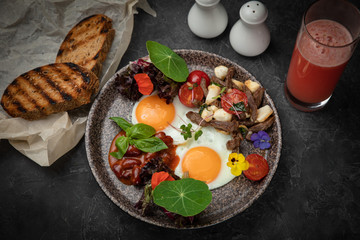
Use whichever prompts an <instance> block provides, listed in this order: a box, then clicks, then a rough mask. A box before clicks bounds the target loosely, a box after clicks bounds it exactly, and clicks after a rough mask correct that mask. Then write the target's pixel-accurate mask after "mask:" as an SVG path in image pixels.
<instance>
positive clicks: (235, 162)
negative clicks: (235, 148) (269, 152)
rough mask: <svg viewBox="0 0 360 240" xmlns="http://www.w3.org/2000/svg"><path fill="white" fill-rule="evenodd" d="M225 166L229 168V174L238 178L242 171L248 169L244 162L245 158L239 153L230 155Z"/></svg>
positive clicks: (246, 163) (247, 164)
mask: <svg viewBox="0 0 360 240" xmlns="http://www.w3.org/2000/svg"><path fill="white" fill-rule="evenodd" d="M227 166H228V167H230V168H231V174H233V175H235V176H240V175H241V173H242V171H245V170H247V169H248V168H249V163H248V162H247V161H245V157H244V155H242V154H241V153H231V154H230V155H229V161H228V163H227Z"/></svg>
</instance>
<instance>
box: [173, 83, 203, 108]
mask: <svg viewBox="0 0 360 240" xmlns="http://www.w3.org/2000/svg"><path fill="white" fill-rule="evenodd" d="M203 97H204V92H203V90H202V89H201V87H200V86H199V85H198V84H197V83H194V84H192V83H189V82H186V83H184V84H183V85H182V86H181V87H180V89H179V99H180V102H181V103H182V104H184V105H185V106H187V107H191V108H193V107H197V106H198V105H200V104H199V103H200V101H201V100H202V99H203Z"/></svg>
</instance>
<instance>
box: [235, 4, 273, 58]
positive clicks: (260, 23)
mask: <svg viewBox="0 0 360 240" xmlns="http://www.w3.org/2000/svg"><path fill="white" fill-rule="evenodd" d="M267 16H268V10H267V8H266V7H265V5H264V4H262V3H261V2H259V1H250V2H247V3H245V4H244V5H243V6H242V7H241V8H240V19H239V20H238V21H237V22H236V23H235V24H234V26H233V27H232V28H231V31H230V44H231V46H232V48H233V49H234V50H235V51H236V52H238V53H240V54H241V55H244V56H248V57H253V56H257V55H259V54H261V53H262V52H264V51H265V50H266V48H267V47H268V46H269V43H270V31H269V29H268V27H267V26H266V25H265V23H264V22H265V20H266V18H267Z"/></svg>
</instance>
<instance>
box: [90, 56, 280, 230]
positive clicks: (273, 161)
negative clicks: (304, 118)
mask: <svg viewBox="0 0 360 240" xmlns="http://www.w3.org/2000/svg"><path fill="white" fill-rule="evenodd" d="M176 52H177V53H178V54H179V55H180V56H182V57H183V58H184V59H185V61H186V62H187V63H188V67H189V70H190V71H191V70H194V69H198V70H203V71H205V72H206V73H208V74H209V75H213V69H214V68H215V67H216V66H218V65H225V66H228V67H230V66H234V67H235V69H236V71H235V76H234V78H236V79H240V80H241V79H243V80H245V79H249V78H250V79H252V80H254V81H256V79H255V78H254V77H253V76H252V75H251V74H250V73H249V72H247V71H246V70H245V69H244V68H242V67H241V66H239V65H237V64H236V63H234V62H232V61H230V60H228V59H225V58H223V57H220V56H218V55H215V54H212V53H207V52H203V51H196V50H177V51H176ZM126 68H127V66H125V67H124V68H122V69H121V70H120V71H118V72H117V73H116V74H115V75H114V76H113V77H112V78H111V79H110V80H109V81H108V82H107V83H106V84H105V86H104V87H103V88H102V90H101V92H100V94H99V95H98V97H97V98H96V100H95V102H94V103H93V105H92V108H91V110H90V113H89V119H88V123H87V127H86V133H85V144H86V153H87V157H88V161H89V165H90V167H91V170H92V172H93V174H94V176H95V178H96V180H97V182H98V183H99V185H100V187H101V188H102V189H103V191H104V192H105V193H106V195H107V196H108V197H109V198H110V199H111V200H112V201H113V202H114V203H115V204H116V205H118V206H119V207H120V208H121V209H122V210H124V211H125V212H127V213H128V214H130V215H131V216H133V217H136V218H138V219H141V220H143V221H145V222H148V223H151V224H155V225H158V226H162V227H168V228H178V226H176V225H175V224H174V223H173V222H172V221H171V220H169V219H168V218H167V217H166V216H165V214H163V212H162V211H160V210H159V211H158V212H155V213H154V214H153V215H151V216H142V215H141V214H140V212H139V211H138V210H137V209H135V208H134V205H135V203H136V202H137V201H138V200H139V199H140V196H141V194H142V188H139V187H134V186H127V185H124V184H122V183H121V182H120V181H119V180H118V179H117V177H116V176H115V174H114V173H113V172H112V170H111V169H110V166H109V163H108V151H109V147H110V144H111V141H112V139H113V138H114V136H115V135H116V134H117V133H118V131H119V128H118V126H117V125H116V124H115V123H114V122H113V121H111V120H110V119H109V118H110V117H113V116H121V117H124V118H125V119H128V120H130V119H131V118H130V114H131V109H132V107H133V105H134V103H133V102H131V101H129V100H127V99H125V98H123V97H122V96H121V95H120V94H119V93H118V91H117V90H116V88H115V86H116V83H115V77H116V75H118V74H123V73H124V72H125V70H126ZM264 102H265V103H266V104H269V105H270V106H271V108H272V109H273V110H274V114H275V117H276V121H275V123H274V124H273V126H272V127H271V129H270V130H268V133H269V135H270V136H271V143H272V147H271V149H270V150H267V151H266V152H265V157H266V159H267V160H268V163H269V167H270V171H269V174H268V175H267V176H266V177H265V178H264V179H263V180H261V181H260V182H252V181H250V180H248V179H246V178H245V177H244V176H243V175H241V176H240V177H237V178H235V179H234V180H232V181H231V182H230V183H228V184H226V185H225V186H223V187H220V188H218V189H215V190H213V191H212V194H213V200H212V202H211V203H210V205H209V206H208V207H207V208H206V209H205V211H203V212H202V213H200V215H199V216H198V218H197V220H196V223H195V224H194V225H193V226H191V227H190V228H200V227H205V226H210V225H213V224H216V223H220V222H222V221H224V220H227V219H229V218H231V217H233V216H235V215H237V214H239V213H241V212H242V211H244V210H245V209H246V208H248V207H249V206H250V205H251V204H252V203H253V202H254V201H255V200H256V199H257V198H258V197H259V196H260V195H261V194H262V193H263V192H264V191H265V189H266V187H267V186H268V185H269V183H270V180H271V178H272V177H273V175H274V174H275V171H276V168H277V165H278V162H279V158H280V150H281V126H280V120H279V116H278V113H277V111H276V108H275V105H274V103H273V101H272V100H271V98H270V97H269V95H268V94H267V93H265V96H264ZM224 147H225V143H224ZM241 149H242V152H243V154H244V155H245V156H247V155H248V154H250V153H255V152H257V151H256V150H255V149H254V148H253V146H252V144H251V143H248V142H247V141H243V143H242V146H241ZM187 228H189V227H187Z"/></svg>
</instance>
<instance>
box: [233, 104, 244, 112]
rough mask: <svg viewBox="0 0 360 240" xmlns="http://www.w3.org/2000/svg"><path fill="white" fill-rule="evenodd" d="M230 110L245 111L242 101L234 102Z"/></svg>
mask: <svg viewBox="0 0 360 240" xmlns="http://www.w3.org/2000/svg"><path fill="white" fill-rule="evenodd" d="M230 110H231V111H238V112H246V109H245V104H244V102H238V103H234V104H233V106H232V107H231V108H230Z"/></svg>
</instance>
